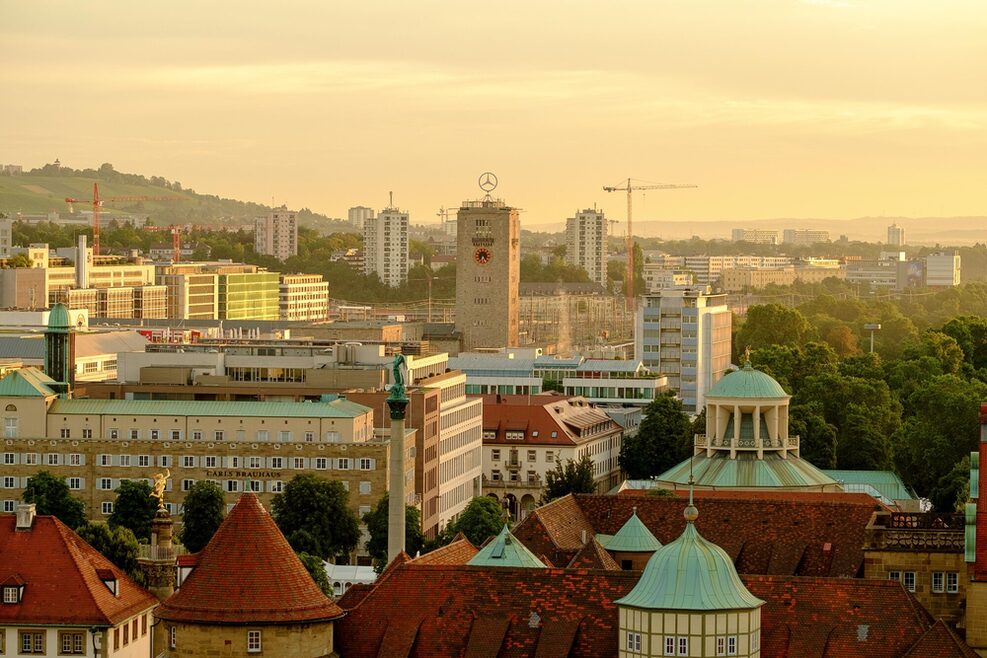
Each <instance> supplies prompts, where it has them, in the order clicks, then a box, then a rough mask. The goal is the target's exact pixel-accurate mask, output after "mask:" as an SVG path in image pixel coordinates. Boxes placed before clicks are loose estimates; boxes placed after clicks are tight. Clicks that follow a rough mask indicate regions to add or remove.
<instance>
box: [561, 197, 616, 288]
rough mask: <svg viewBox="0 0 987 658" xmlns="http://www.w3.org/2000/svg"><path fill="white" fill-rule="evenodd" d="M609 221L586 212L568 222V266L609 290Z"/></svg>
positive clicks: (578, 213) (566, 245)
mask: <svg viewBox="0 0 987 658" xmlns="http://www.w3.org/2000/svg"><path fill="white" fill-rule="evenodd" d="M607 229H608V223H607V218H606V217H605V216H604V215H603V213H602V212H600V211H598V210H596V209H595V208H594V209H590V208H587V209H586V210H581V211H579V212H577V213H576V216H575V217H570V218H569V219H567V220H566V221H565V262H566V263H567V264H569V265H575V266H577V267H581V268H583V269H584V270H586V273H587V274H589V279H590V281H594V282H596V283H598V284H599V285H600V286H601V287H602V288H603V289H604V290H606V288H607V255H608V252H607V236H608V234H609V231H608V230H607Z"/></svg>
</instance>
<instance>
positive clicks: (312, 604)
mask: <svg viewBox="0 0 987 658" xmlns="http://www.w3.org/2000/svg"><path fill="white" fill-rule="evenodd" d="M155 614H156V615H157V616H158V617H159V618H161V619H166V620H169V621H182V622H188V623H201V624H258V623H268V624H293V623H307V622H313V621H324V620H329V619H336V618H338V617H340V616H341V615H342V614H343V611H342V609H341V608H340V607H339V606H337V605H336V604H335V603H333V602H332V601H331V600H329V599H328V598H327V597H326V596H325V595H324V594H323V593H322V591H321V590H320V589H319V587H318V586H317V585H316V584H315V581H313V580H312V577H311V576H310V575H309V573H308V571H307V570H306V569H305V566H304V565H303V564H302V563H301V561H300V560H299V559H298V556H297V555H295V552H294V551H293V550H291V546H289V545H288V542H287V540H285V538H284V535H282V534H281V531H280V530H278V527H277V526H276V525H275V523H274V519H272V518H271V516H270V515H269V514H268V513H267V510H265V509H264V507H263V506H262V505H261V504H260V501H259V500H257V496H255V495H254V494H252V493H245V494H243V495H242V496H240V500H239V501H238V502H237V504H236V506H235V507H234V508H233V510H232V511H230V513H229V515H228V516H227V517H226V519H225V520H224V521H223V524H222V525H221V526H220V527H219V530H217V531H216V534H215V535H213V538H212V539H211V540H210V541H209V544H208V545H207V546H206V547H205V548H204V549H202V551H200V552H199V554H198V564H197V566H196V567H195V569H194V570H193V571H192V573H191V574H189V576H188V578H186V580H185V582H184V583H183V584H182V587H181V589H179V590H178V591H177V592H176V593H175V594H173V595H172V596H171V597H170V598H169V599H168V600H167V601H165V602H164V603H163V604H162V605H161V607H160V608H158V610H157V611H156V613H155Z"/></svg>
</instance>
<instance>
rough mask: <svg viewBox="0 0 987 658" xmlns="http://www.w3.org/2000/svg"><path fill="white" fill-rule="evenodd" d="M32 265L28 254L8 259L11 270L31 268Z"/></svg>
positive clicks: (15, 255) (16, 255)
mask: <svg viewBox="0 0 987 658" xmlns="http://www.w3.org/2000/svg"><path fill="white" fill-rule="evenodd" d="M31 265H32V263H31V259H30V258H29V257H28V255H27V254H26V253H20V254H14V255H13V256H11V257H10V258H8V259H7V267H10V268H16V267H31Z"/></svg>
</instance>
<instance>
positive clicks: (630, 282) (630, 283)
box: [603, 178, 699, 309]
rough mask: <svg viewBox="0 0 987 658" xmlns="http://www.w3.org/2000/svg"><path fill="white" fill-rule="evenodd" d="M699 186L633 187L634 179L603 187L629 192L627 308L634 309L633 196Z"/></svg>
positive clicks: (664, 185) (605, 190)
mask: <svg viewBox="0 0 987 658" xmlns="http://www.w3.org/2000/svg"><path fill="white" fill-rule="evenodd" d="M690 187H699V186H698V185H688V184H687V185H674V184H663V183H658V184H654V185H651V184H648V185H633V184H632V179H630V178H628V179H627V184H626V185H624V186H623V187H616V186H613V187H608V186H606V185H604V186H603V191H604V192H625V191H626V192H627V273H626V274H625V275H624V289H625V292H626V294H627V304H626V305H627V308H629V309H633V308H634V234H633V232H632V231H631V199H632V194H633V193H634V192H636V191H638V190H681V189H685V188H690Z"/></svg>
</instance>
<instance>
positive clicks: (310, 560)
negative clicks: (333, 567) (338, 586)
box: [298, 553, 333, 598]
mask: <svg viewBox="0 0 987 658" xmlns="http://www.w3.org/2000/svg"><path fill="white" fill-rule="evenodd" d="M298 559H299V560H301V563H302V564H303V565H305V570H306V571H308V575H310V576H312V580H314V581H315V584H316V585H318V586H319V589H321V590H322V593H323V594H325V595H326V596H328V597H329V598H332V597H333V591H332V583H330V582H329V576H328V575H327V574H326V565H325V563H324V562H323V561H322V558H320V557H319V556H318V555H312V554H311V553H299V554H298Z"/></svg>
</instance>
